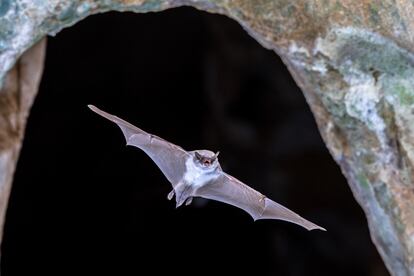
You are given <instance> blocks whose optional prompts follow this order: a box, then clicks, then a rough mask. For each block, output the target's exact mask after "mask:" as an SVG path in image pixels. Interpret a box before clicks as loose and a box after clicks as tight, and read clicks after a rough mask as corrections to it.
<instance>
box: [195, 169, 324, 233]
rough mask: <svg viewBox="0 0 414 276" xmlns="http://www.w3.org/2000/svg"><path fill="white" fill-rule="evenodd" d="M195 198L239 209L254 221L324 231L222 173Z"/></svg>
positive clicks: (198, 192) (200, 189)
mask: <svg viewBox="0 0 414 276" xmlns="http://www.w3.org/2000/svg"><path fill="white" fill-rule="evenodd" d="M196 196H200V197H203V198H207V199H213V200H217V201H221V202H224V203H227V204H231V205H234V206H236V207H239V208H241V209H243V210H245V211H246V212H247V213H249V214H250V215H251V216H252V217H253V219H254V220H258V219H280V220H285V221H289V222H292V223H296V224H298V225H300V226H302V227H304V228H306V229H307V230H313V229H320V230H325V229H324V228H322V227H320V226H318V225H316V224H314V223H312V222H310V221H308V220H306V219H304V218H302V217H301V216H299V215H298V214H296V213H295V212H293V211H291V210H289V209H287V208H286V207H283V206H282V205H280V204H278V203H276V202H274V201H273V200H271V199H269V198H267V197H266V196H264V195H262V194H261V193H259V192H258V191H256V190H254V189H252V188H250V187H249V186H247V185H246V184H244V183H242V182H241V181H239V180H237V179H236V178H234V177H232V176H230V175H228V174H226V173H224V172H223V173H222V174H221V175H220V176H219V177H218V178H216V179H215V180H212V181H211V182H209V183H207V184H206V185H204V186H202V187H200V188H199V189H198V190H196Z"/></svg>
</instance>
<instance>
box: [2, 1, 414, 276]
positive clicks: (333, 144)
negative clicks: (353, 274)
mask: <svg viewBox="0 0 414 276" xmlns="http://www.w3.org/2000/svg"><path fill="white" fill-rule="evenodd" d="M180 5H191V6H194V7H196V8H199V9H204V10H208V11H211V12H216V13H222V14H225V15H227V16H229V17H231V18H233V19H235V20H237V21H238V22H239V23H240V24H241V25H242V26H243V27H244V28H245V29H246V30H247V31H248V32H249V33H250V34H251V35H252V36H253V37H255V38H256V39H257V40H258V41H259V42H260V43H261V44H262V45H263V46H265V47H267V48H269V49H273V50H274V51H275V52H276V53H277V54H279V55H280V56H281V57H282V59H283V60H284V62H285V63H286V65H287V66H288V68H289V70H290V71H291V73H292V75H293V76H294V78H295V80H296V82H297V83H298V84H299V85H300V87H301V88H302V90H303V92H304V94H305V97H306V98H307V100H308V103H309V105H310V106H311V108H312V111H313V113H314V115H315V118H316V120H317V122H318V125H319V128H320V131H321V133H322V136H323V138H324V140H325V142H326V144H327V146H328V148H329V149H330V151H331V154H332V155H333V157H334V159H335V160H336V162H337V163H338V164H339V165H340V166H341V168H342V171H343V173H344V174H345V176H346V177H347V179H348V182H349V185H350V187H351V188H352V190H353V192H354V195H355V198H356V199H357V200H358V202H359V203H360V205H361V206H362V207H363V209H364V211H365V213H366V215H367V218H368V222H369V226H370V230H371V235H372V238H373V240H374V242H375V244H376V245H377V248H378V250H379V252H380V253H381V255H382V257H383V259H384V261H385V263H386V265H387V267H388V269H389V270H390V271H391V273H392V274H394V275H410V274H414V185H413V182H412V181H413V177H414V168H413V159H414V126H413V123H412V121H413V119H414V115H413V108H414V80H413V77H412V76H413V72H414V56H413V54H412V51H413V49H414V46H413V45H414V44H413V40H414V35H413V34H414V19H413V17H412V16H411V15H412V14H413V12H414V3H413V2H412V1H407V0H399V1H391V0H366V1H356V0H353V1H352V0H346V1H322V0H298V1H287V0H258V1H251V0H214V1H213V0H89V1H86V0H84V1H80V0H72V1H70V0H53V1H52V0H41V1H32V0H19V1H17V0H1V1H0V79H2V80H3V92H1V93H0V99H2V97H1V96H2V94H4V91H5V90H7V88H6V85H7V84H8V81H6V79H5V78H4V77H5V75H6V73H7V72H8V71H9V70H10V69H11V68H12V66H13V65H14V64H15V63H16V61H17V60H18V58H19V57H20V56H21V55H22V53H23V52H24V51H26V50H27V49H28V48H29V47H30V46H31V45H33V44H34V43H35V42H36V41H38V40H39V39H41V38H42V37H44V36H45V35H47V34H52V35H53V34H55V33H57V32H58V31H59V30H61V29H62V28H64V27H68V26H70V25H72V24H74V23H76V22H77V21H79V20H81V19H82V18H84V17H86V16H88V15H90V14H94V13H99V12H105V11H108V10H118V11H126V10H129V11H135V12H149V11H159V10H163V9H167V8H171V7H175V6H180ZM38 68H39V70H41V67H38ZM10 74H12V73H10ZM286 93H288V91H286ZM3 97H4V96H3ZM4 98H5V99H7V97H4ZM12 107H13V105H12ZM1 112H3V110H2V111H1ZM0 114H2V113H0ZM2 116H3V115H2ZM0 126H1V131H3V132H4V129H5V127H6V125H4V124H3V125H0ZM6 131H7V130H6ZM3 132H0V133H3ZM8 135H9V134H8ZM1 137H2V136H0V138H1ZM1 139H3V138H1ZM3 140H4V139H3ZM6 140H7V139H6ZM1 141H2V140H1ZM17 141H18V140H17ZM0 150H1V153H0V156H1V159H0V160H1V161H0V167H2V168H4V167H6V166H11V167H14V165H12V164H11V163H9V162H13V161H15V159H16V158H15V157H13V158H10V157H7V156H9V155H10V154H11V153H8V151H7V147H3V146H2V147H1V148H0ZM13 154H17V153H13ZM0 176H1V177H0V185H1V187H5V183H10V177H9V176H7V177H5V176H4V174H0ZM0 207H1V208H4V205H2V206H0ZM2 212H4V210H2Z"/></svg>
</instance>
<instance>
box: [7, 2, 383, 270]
mask: <svg viewBox="0 0 414 276" xmlns="http://www.w3.org/2000/svg"><path fill="white" fill-rule="evenodd" d="M87 104H95V105H97V106H98V107H100V108H102V109H104V110H106V111H108V112H110V113H113V114H116V115H118V116H120V117H122V118H124V119H126V120H128V121H130V122H131V123H133V124H135V125H137V126H139V127H140V128H142V129H144V130H146V131H148V132H151V133H154V134H156V135H159V136H161V137H163V138H165V139H167V140H169V141H171V142H174V143H176V144H178V145H181V146H182V147H184V148H185V149H187V150H194V149H200V148H201V149H202V148H205V149H211V150H214V151H216V150H220V151H221V154H220V162H221V164H222V167H223V169H224V170H226V171H227V172H229V173H230V174H232V175H234V176H236V177H238V178H239V179H240V180H242V181H244V182H246V183H247V184H249V185H250V186H252V187H254V188H255V189H257V190H259V191H261V192H263V193H264V194H266V195H268V196H269V197H270V198H272V199H274V200H275V201H277V202H279V203H281V204H284V205H285V206H287V207H289V208H290V209H292V210H294V211H296V212H298V213H299V214H300V215H302V216H304V217H305V218H308V219H309V220H311V221H313V222H315V223H317V224H319V225H321V226H323V227H325V228H326V229H327V230H328V232H321V231H312V232H308V231H306V230H304V229H303V228H301V227H299V226H296V225H294V224H289V223H286V222H282V221H268V220H264V221H257V222H255V223H253V221H252V219H251V218H250V217H249V215H248V214H247V213H244V212H243V211H241V210H239V209H237V208H234V207H231V206H228V205H225V204H221V203H217V202H212V201H209V202H206V201H196V202H195V203H193V204H192V206H190V207H182V208H179V209H177V210H176V209H175V205H174V202H170V201H167V199H166V196H167V194H168V192H169V191H170V189H171V187H170V185H169V183H168V181H167V180H166V179H165V178H164V176H163V175H162V174H161V173H160V171H159V170H158V168H157V167H156V166H155V164H153V162H152V161H151V160H150V159H149V158H148V157H147V156H146V155H145V154H144V153H143V152H141V151H140V150H138V149H136V148H132V147H125V146H124V145H125V141H124V139H123V137H122V134H121V132H120V131H119V129H118V128H117V127H116V126H115V125H114V124H112V123H110V122H109V121H106V120H104V119H103V118H100V117H99V116H97V115H96V114H94V113H92V112H91V111H89V110H88V109H87V107H86V105H87ZM146 269H149V272H145V271H146ZM1 270H2V275H4V276H9V275H78V274H85V273H86V274H89V275H101V274H111V275H141V274H143V275H155V274H156V273H162V272H163V273H165V272H168V271H169V272H170V273H173V274H175V273H176V274H183V275H187V274H190V273H192V274H193V273H194V274H195V273H197V274H200V273H201V274H207V273H210V274H213V273H214V274H219V273H223V272H227V273H231V274H232V275H236V274H251V275H387V272H386V270H385V267H384V265H383V263H382V261H381V259H380V257H379V255H378V253H377V252H376V250H375V247H374V246H373V244H372V242H371V241H370V238H369V232H368V228H367V224H366V220H365V217H364V214H363V212H362V211H361V209H360V207H359V206H358V205H357V203H356V202H355V200H354V199H353V197H352V193H351V191H350V189H349V188H348V186H347V184H346V181H345V179H344V177H343V176H342V175H341V173H340V169H339V167H338V166H337V165H336V164H335V163H334V161H333V160H332V158H331V157H330V155H329V153H328V151H327V149H326V148H325V146H324V144H323V142H322V140H321V138H320V136H319V133H318V131H317V127H316V124H315V122H314V120H313V117H312V114H311V112H310V110H309V108H308V106H307V104H306V102H305V99H304V97H303V95H302V93H301V92H300V90H299V89H298V88H297V87H296V85H295V83H294V81H293V80H292V78H291V77H290V75H289V73H288V72H287V70H286V68H285V66H284V65H283V63H282V62H281V61H280V60H279V58H278V57H277V55H276V54H275V53H273V52H271V51H268V50H266V49H264V48H263V47H261V46H260V45H259V44H258V43H257V42H255V41H254V40H253V39H252V38H250V37H249V36H248V35H247V33H246V32H245V31H244V30H243V29H242V28H241V27H240V26H239V25H238V24H237V23H235V22H233V21H232V20H230V19H228V18H225V17H223V16H219V15H211V14H206V13H204V12H200V11H196V10H194V9H191V8H179V9H174V10H169V11H166V12H161V13H154V14H132V13H122V14H121V13H108V14H103V15H95V16H92V17H90V18H88V19H86V20H83V21H82V22H80V23H78V24H76V25H75V26H73V27H71V28H68V29H65V30H63V31H62V32H61V33H59V34H58V35H57V36H56V37H54V38H50V39H49V41H48V49H47V59H46V67H45V72H44V76H43V80H42V83H41V87H40V92H39V95H38V97H37V99H36V101H35V104H34V106H33V109H32V113H31V116H30V118H29V121H28V126H27V136H26V138H25V141H24V146H23V150H22V153H21V157H20V160H19V163H18V167H17V171H16V176H15V181H14V184H13V190H12V194H11V198H10V205H9V209H8V212H7V221H6V225H5V235H4V241H3V245H2V264H1Z"/></svg>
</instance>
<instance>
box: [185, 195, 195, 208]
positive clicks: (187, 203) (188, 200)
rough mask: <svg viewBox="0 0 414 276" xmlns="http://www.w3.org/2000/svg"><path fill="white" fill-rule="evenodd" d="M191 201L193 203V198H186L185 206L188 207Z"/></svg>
mask: <svg viewBox="0 0 414 276" xmlns="http://www.w3.org/2000/svg"><path fill="white" fill-rule="evenodd" d="M192 201H193V197H189V198H187V200H186V201H185V206H188V205H190V204H191V202H192Z"/></svg>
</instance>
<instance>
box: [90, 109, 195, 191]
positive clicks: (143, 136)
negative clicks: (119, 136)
mask: <svg viewBox="0 0 414 276" xmlns="http://www.w3.org/2000/svg"><path fill="white" fill-rule="evenodd" d="M88 107H89V108H90V109H91V110H93V111H94V112H96V113H98V114H99V115H101V116H102V117H104V118H106V119H108V120H110V121H112V122H114V123H115V124H117V125H118V126H119V127H120V128H121V130H122V133H123V134H124V136H125V140H126V142H127V145H131V146H135V147H138V148H140V149H141V150H143V151H144V152H145V153H146V154H147V155H148V156H149V157H150V158H151V159H152V160H153V161H154V162H155V164H157V166H158V167H159V168H160V169H161V171H162V172H163V174H164V175H165V176H166V177H167V179H168V180H169V181H170V182H171V184H172V186H173V188H174V187H175V186H176V185H177V184H178V183H179V182H180V181H181V180H182V178H183V176H184V173H185V171H186V166H185V162H186V160H187V159H188V158H189V157H190V154H189V153H188V152H186V151H185V150H184V149H182V148H181V147H179V146H177V145H174V144H173V143H170V142H168V141H166V140H164V139H162V138H160V137H158V136H155V135H152V134H150V133H147V132H145V131H143V130H142V129H140V128H138V127H136V126H134V125H132V124H130V123H128V122H127V121H124V120H122V119H121V118H118V117H117V116H114V115H112V114H109V113H107V112H105V111H102V110H100V109H99V108H97V107H95V106H93V105H89V106H88Z"/></svg>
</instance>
